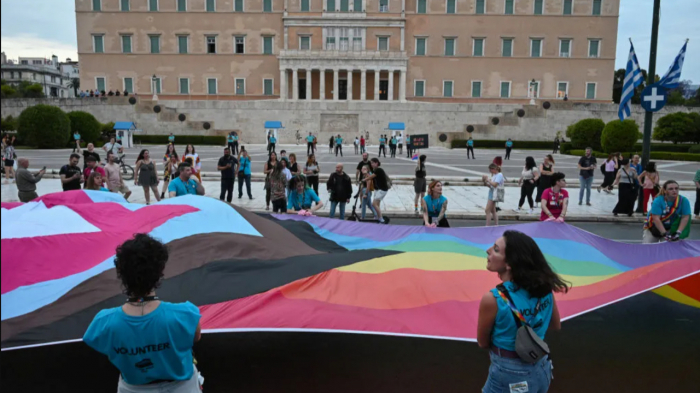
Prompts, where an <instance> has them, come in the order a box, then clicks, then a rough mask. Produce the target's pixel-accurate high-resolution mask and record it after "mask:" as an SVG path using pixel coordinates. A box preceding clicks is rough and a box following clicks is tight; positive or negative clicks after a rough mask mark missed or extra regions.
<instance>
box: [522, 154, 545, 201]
mask: <svg viewBox="0 0 700 393" xmlns="http://www.w3.org/2000/svg"><path fill="white" fill-rule="evenodd" d="M539 178H540V172H539V171H538V170H537V164H536V163H535V159H534V158H532V157H526V158H525V168H523V171H522V172H521V174H520V180H518V185H519V186H520V202H519V203H518V211H520V210H522V208H523V204H524V203H525V198H527V204H528V205H530V210H528V212H527V213H528V214H532V212H533V203H532V193H533V192H534V191H535V187H536V186H537V180H538V179H539Z"/></svg>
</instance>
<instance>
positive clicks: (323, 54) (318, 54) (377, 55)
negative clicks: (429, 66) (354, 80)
mask: <svg viewBox="0 0 700 393" xmlns="http://www.w3.org/2000/svg"><path fill="white" fill-rule="evenodd" d="M327 45H328V44H327ZM288 57H303V58H339V57H340V58H366V59H407V56H406V52H388V51H367V50H359V51H352V50H347V51H341V50H334V49H328V50H322V51H319V50H311V51H310V50H299V49H288V50H282V51H280V58H288Z"/></svg>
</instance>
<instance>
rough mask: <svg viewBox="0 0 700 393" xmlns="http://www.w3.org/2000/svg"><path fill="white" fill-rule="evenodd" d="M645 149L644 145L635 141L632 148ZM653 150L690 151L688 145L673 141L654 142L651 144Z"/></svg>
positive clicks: (635, 149)
mask: <svg viewBox="0 0 700 393" xmlns="http://www.w3.org/2000/svg"><path fill="white" fill-rule="evenodd" d="M643 149H644V145H643V144H641V143H635V144H634V147H632V150H634V151H642V150H643ZM651 151H666V152H672V153H687V152H688V145H674V144H671V143H652V144H651Z"/></svg>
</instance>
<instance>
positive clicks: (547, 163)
mask: <svg viewBox="0 0 700 393" xmlns="http://www.w3.org/2000/svg"><path fill="white" fill-rule="evenodd" d="M539 172H540V179H539V180H538V181H537V196H536V197H535V207H537V204H538V203H540V202H541V201H542V194H543V193H544V191H545V190H546V189H548V188H549V187H551V186H552V175H553V174H554V157H552V155H551V154H547V155H546V156H545V157H544V161H542V163H541V164H540V167H539Z"/></svg>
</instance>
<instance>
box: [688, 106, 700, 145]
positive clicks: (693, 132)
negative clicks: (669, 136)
mask: <svg viewBox="0 0 700 393" xmlns="http://www.w3.org/2000/svg"><path fill="white" fill-rule="evenodd" d="M688 117H690V120H691V121H692V122H693V125H692V126H690V129H689V133H688V142H693V143H700V113H697V112H691V113H688Z"/></svg>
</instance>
